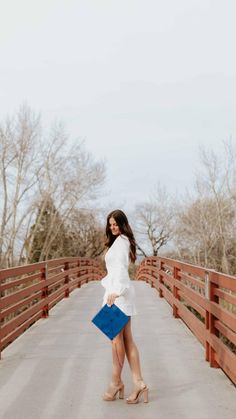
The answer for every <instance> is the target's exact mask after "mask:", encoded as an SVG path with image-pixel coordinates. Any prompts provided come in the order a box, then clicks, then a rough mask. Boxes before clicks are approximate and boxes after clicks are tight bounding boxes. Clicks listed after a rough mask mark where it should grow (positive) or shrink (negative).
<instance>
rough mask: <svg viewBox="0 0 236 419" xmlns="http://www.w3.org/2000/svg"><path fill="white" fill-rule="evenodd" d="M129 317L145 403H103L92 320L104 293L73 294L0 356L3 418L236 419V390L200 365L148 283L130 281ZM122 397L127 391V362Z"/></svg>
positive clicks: (102, 347)
mask: <svg viewBox="0 0 236 419" xmlns="http://www.w3.org/2000/svg"><path fill="white" fill-rule="evenodd" d="M135 288H136V294H137V307H138V311H139V314H138V315H137V316H135V317H134V318H133V319H132V322H133V334H134V336H135V340H136V343H137V346H138V348H139V351H140V358H141V361H142V370H143V377H144V379H145V381H146V382H147V383H148V385H149V387H150V396H149V398H150V402H149V403H148V404H144V403H139V404H137V405H127V404H126V403H125V401H123V400H116V401H115V402H104V401H102V400H101V394H102V393H103V391H104V390H105V389H106V387H107V384H108V382H109V380H110V372H111V345H110V342H109V340H108V339H107V338H106V337H105V336H104V335H103V334H102V333H101V332H99V330H98V329H97V328H96V327H95V326H94V325H93V324H92V323H91V322H90V320H91V318H92V317H93V315H94V314H95V313H96V312H97V310H98V309H99V308H100V304H101V299H102V294H103V289H102V287H101V285H100V284H99V283H96V282H92V283H89V284H87V285H84V286H83V287H82V288H81V289H78V290H75V291H74V292H73V293H72V294H71V295H70V298H69V299H64V300H63V301H61V302H60V303H59V304H58V305H57V306H56V307H54V308H53V309H52V310H51V311H50V317H49V318H48V319H41V320H39V321H38V322H37V323H36V324H34V325H33V326H32V327H31V328H30V329H29V330H28V331H27V332H25V333H24V334H23V335H22V336H20V337H19V338H18V339H17V340H16V341H15V342H13V343H12V344H11V345H10V346H9V347H8V348H6V349H5V351H3V353H2V360H1V361H0V418H1V419H110V418H112V419H152V418H153V419H221V418H224V419H235V418H236V389H235V386H234V385H233V384H232V383H231V381H230V380H229V379H228V378H227V377H226V375H225V374H224V373H223V372H222V371H221V370H220V369H212V368H210V367H209V364H208V363H207V362H205V360H204V349H203V347H202V346H201V345H200V343H199V342H198V341H197V339H196V338H195V337H194V336H193V335H192V333H191V332H190V331H189V329H188V328H187V327H186V326H185V325H184V324H183V323H182V322H181V320H179V319H174V318H173V317H172V314H171V308H170V306H169V305H168V304H167V303H166V302H165V301H164V299H160V298H159V297H158V294H157V292H156V291H155V290H154V289H152V288H150V287H149V285H147V284H146V283H143V282H140V283H135ZM123 380H124V383H125V396H127V395H128V394H129V393H130V392H131V389H132V382H131V377H130V371H129V367H128V364H127V362H126V363H125V366H124V375H123Z"/></svg>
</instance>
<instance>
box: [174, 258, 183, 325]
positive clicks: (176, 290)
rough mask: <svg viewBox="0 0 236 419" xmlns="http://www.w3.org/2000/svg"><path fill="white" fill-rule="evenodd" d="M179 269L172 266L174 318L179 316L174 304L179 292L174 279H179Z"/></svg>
mask: <svg viewBox="0 0 236 419" xmlns="http://www.w3.org/2000/svg"><path fill="white" fill-rule="evenodd" d="M179 272H180V269H179V268H177V267H176V266H174V286H173V297H174V301H173V316H174V317H175V318H179V317H180V316H179V315H178V307H177V305H176V304H175V301H176V300H179V299H180V298H179V293H178V287H176V285H175V281H180V279H181V276H180V275H179Z"/></svg>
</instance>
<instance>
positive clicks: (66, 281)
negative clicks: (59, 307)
mask: <svg viewBox="0 0 236 419" xmlns="http://www.w3.org/2000/svg"><path fill="white" fill-rule="evenodd" d="M68 269H69V262H65V264H64V271H65V272H66V271H68ZM64 284H69V275H66V276H65V280H64ZM69 296H70V290H69V285H68V287H67V288H66V289H65V298H68V297H69Z"/></svg>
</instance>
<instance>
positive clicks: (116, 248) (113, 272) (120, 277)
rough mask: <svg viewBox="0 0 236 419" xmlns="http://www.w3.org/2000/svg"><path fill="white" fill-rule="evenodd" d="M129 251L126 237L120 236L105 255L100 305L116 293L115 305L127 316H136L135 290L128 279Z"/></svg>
mask: <svg viewBox="0 0 236 419" xmlns="http://www.w3.org/2000/svg"><path fill="white" fill-rule="evenodd" d="M129 250H130V242H129V239H128V237H126V236H125V235H123V234H120V235H119V236H118V237H117V239H116V240H115V241H114V242H113V244H112V245H111V247H110V248H109V249H108V251H107V253H106V255H105V262H106V268H107V275H106V276H105V277H104V278H103V279H102V281H101V284H102V286H103V287H104V288H105V294H104V297H103V303H102V305H105V304H106V303H107V296H108V295H109V294H113V293H116V294H118V295H120V297H118V298H116V299H115V304H116V305H117V307H119V308H120V309H121V310H122V311H123V312H124V313H125V314H126V315H127V316H133V315H135V314H137V311H136V306H135V290H134V286H133V284H132V281H131V280H130V277H129V272H128V267H129Z"/></svg>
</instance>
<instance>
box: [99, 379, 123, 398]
mask: <svg viewBox="0 0 236 419" xmlns="http://www.w3.org/2000/svg"><path fill="white" fill-rule="evenodd" d="M109 390H111V391H112V392H111V393H110V391H106V393H105V394H104V395H103V397H102V398H103V400H105V401H106V402H111V401H113V400H116V396H117V394H118V393H119V399H123V398H124V384H123V383H121V384H118V385H116V384H113V383H111V385H110V387H109Z"/></svg>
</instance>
